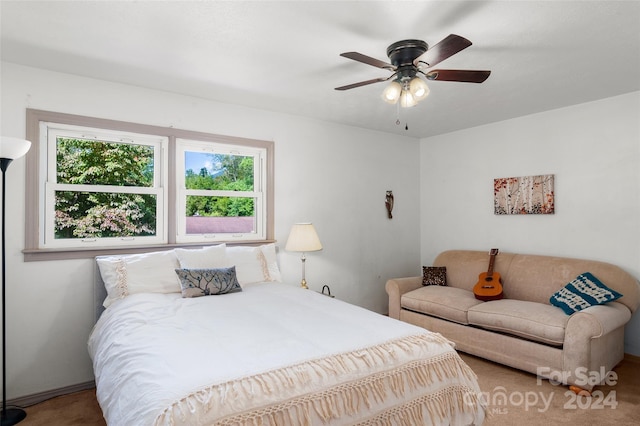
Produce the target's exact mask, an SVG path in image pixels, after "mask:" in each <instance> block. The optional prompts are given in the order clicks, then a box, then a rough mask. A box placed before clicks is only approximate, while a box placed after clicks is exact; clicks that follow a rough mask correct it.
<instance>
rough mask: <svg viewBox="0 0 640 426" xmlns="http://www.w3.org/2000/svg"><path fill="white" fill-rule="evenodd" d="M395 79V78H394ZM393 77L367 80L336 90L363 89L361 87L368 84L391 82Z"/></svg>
mask: <svg viewBox="0 0 640 426" xmlns="http://www.w3.org/2000/svg"><path fill="white" fill-rule="evenodd" d="M392 77H393V76H392ZM390 78H391V77H387V78H385V77H380V78H374V79H372V80H367V81H361V82H359V83H353V84H347V85H346V86H340V87H336V90H349V89H354V88H356V87H361V86H366V85H368V84H373V83H380V82H381V81H387V80H389V79H390Z"/></svg>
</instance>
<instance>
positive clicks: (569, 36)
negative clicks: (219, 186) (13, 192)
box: [0, 0, 640, 137]
mask: <svg viewBox="0 0 640 426" xmlns="http://www.w3.org/2000/svg"><path fill="white" fill-rule="evenodd" d="M0 14H1V19H2V20H1V25H2V27H1V29H2V46H1V47H2V50H1V54H2V60H3V61H7V62H14V63H18V64H24V65H29V66H34V67H39V68H45V69H50V70H54V71H61V72H66V73H72V74H77V75H82V76H88V77H95V78H99V79H104V80H111V81H116V82H121V83H126V84H132V85H136V86H142V87H147V88H153V89H160V90H166V91H170V92H175V93H181V94H186V95H190V96H197V97H201V98H206V99H213V100H217V101H222V102H226V103H234V104H241V105H247V106H252V107H256V108H260V109H267V110H274V111H280V112H285V113H290V114H298V115H303V116H308V117H314V118H318V119H321V120H329V121H333V122H339V123H345V124H349V125H354V126H358V127H363V128H368V129H375V130H381V131H385V132H391V133H398V134H405V135H408V136H413V137H427V136H432V135H436V134H442V133H447V132H451V131H454V130H458V129H463V128H469V127H473V126H477V125H481V124H485V123H491V122H496V121H500V120H505V119H510V118H513V117H517V116H522V115H526V114H532V113H536V112H540V111H545V110H550V109H555V108H561V107H564V106H568V105H573V104H577V103H582V102H588V101H592V100H596V99H602V98H606V97H610V96H616V95H619V94H623V93H628V92H632V91H637V90H640V2H639V1H621V2H616V1H589V2H587V1H410V2H409V1H348V2H347V1H340V2H338V1H336V2H328V1H282V2H274V1H253V2H248V1H177V0H175V1H161V2H160V1H6V0H2V2H1V3H0ZM451 33H454V34H459V35H461V36H463V37H466V38H468V39H469V40H471V41H472V42H473V45H472V46H471V47H469V48H467V49H466V50H463V51H462V52H460V53H458V54H456V55H454V56H452V57H451V58H449V59H447V60H446V61H444V62H442V63H440V64H439V65H437V66H436V67H435V68H445V69H446V68H448V69H489V70H491V71H492V74H491V76H490V77H489V79H488V80H487V81H486V82H484V83H482V84H473V83H453V82H443V81H434V82H430V83H429V86H430V88H431V94H430V95H429V97H428V98H427V99H426V100H424V101H422V102H421V103H420V104H419V105H418V106H416V107H414V108H409V109H402V110H401V111H400V119H401V120H402V124H401V125H396V114H397V108H396V107H395V106H392V105H388V104H386V103H384V102H383V101H382V100H381V99H380V93H381V91H382V90H383V88H384V86H385V83H377V84H373V85H369V86H364V87H360V88H356V89H352V90H349V91H344V92H340V91H336V90H334V88H335V87H338V86H342V85H345V84H349V83H354V82H358V81H362V80H369V79H372V78H377V77H387V76H388V75H389V74H390V73H389V72H387V71H385V70H382V69H379V68H375V67H372V66H368V65H365V64H362V63H359V62H355V61H351V60H348V59H345V58H342V57H340V56H339V54H340V53H342V52H346V51H357V52H360V53H363V54H365V55H368V56H372V57H375V58H378V59H381V60H384V61H388V58H387V57H386V48H387V46H388V45H389V44H391V43H393V42H395V41H398V40H403V39H409V38H417V39H421V40H424V41H426V42H427V43H429V44H430V45H434V44H435V43H437V42H438V41H440V40H441V39H443V38H444V37H446V36H447V35H448V34H451ZM405 123H408V126H409V130H405V128H404V125H405Z"/></svg>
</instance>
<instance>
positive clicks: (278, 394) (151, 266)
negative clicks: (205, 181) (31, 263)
mask: <svg viewBox="0 0 640 426" xmlns="http://www.w3.org/2000/svg"><path fill="white" fill-rule="evenodd" d="M97 265H98V271H99V273H98V274H97V276H98V278H99V279H98V280H97V281H98V282H99V285H100V286H104V287H103V288H102V289H100V290H101V291H104V292H105V293H106V296H105V298H104V301H103V305H106V309H104V312H101V313H100V316H99V319H98V321H97V322H96V325H95V326H94V329H93V331H92V333H91V335H90V337H89V342H88V348H89V353H90V355H91V358H92V360H93V367H94V373H95V379H96V394H97V398H98V402H99V403H100V406H101V408H102V411H103V414H104V417H105V419H106V421H107V423H108V424H109V425H118V426H119V425H265V426H266V425H273V426H285V425H346V424H349V425H351V424H353V425H356V424H357V425H407V426H409V425H410V426H416V425H422V424H424V425H427V424H433V425H480V424H481V423H482V422H483V420H484V405H483V403H482V402H481V398H480V389H479V387H478V384H477V380H476V376H475V374H474V373H473V372H472V371H471V369H470V368H469V367H468V366H467V365H466V364H465V363H464V362H463V361H462V359H461V358H460V357H459V356H458V354H457V353H456V352H455V350H454V348H453V345H452V343H451V342H449V341H448V340H447V339H445V338H443V337H442V336H441V335H440V334H437V333H431V332H428V331H426V330H424V329H422V328H419V327H415V326H413V325H410V324H406V323H403V322H400V321H396V320H393V319H390V318H388V317H386V316H383V315H379V314H376V313H374V312H371V311H368V310H366V309H363V308H359V307H357V306H354V305H350V304H348V303H345V302H342V301H340V300H337V299H334V298H330V297H327V296H324V295H322V294H320V293H317V292H315V291H313V290H304V289H301V288H299V287H297V286H295V285H291V284H286V283H282V282H281V280H280V275H279V271H278V268H277V262H276V260H275V248H274V247H272V245H266V246H261V247H242V248H240V247H225V246H224V245H220V246H213V247H207V248H204V249H194V250H185V249H175V250H170V251H165V252H156V253H147V254H141V255H129V256H120V257H102V258H98V259H97ZM211 270H214V271H216V274H218V272H217V271H218V270H223V271H226V273H227V275H228V272H229V271H230V270H233V271H234V273H233V274H232V275H233V276H234V277H235V279H237V283H236V282H234V279H233V277H232V278H231V279H230V280H231V282H232V283H233V285H232V286H230V288H227V289H226V290H228V291H224V292H218V294H214V293H216V292H217V291H218V290H220V289H221V288H222V287H224V285H223V286H218V287H215V286H212V288H214V287H215V288H214V290H213V291H211V292H208V291H204V290H203V289H202V288H201V287H198V285H193V283H194V280H193V274H194V272H193V271H199V272H197V273H196V276H197V277H198V279H200V278H201V276H202V274H203V272H202V271H211ZM185 271H187V273H188V274H190V276H191V278H189V279H185V278H184V275H180V273H181V272H182V273H183V274H184V272H185ZM211 281H212V280H208V281H207V282H211ZM213 281H215V280H213ZM197 283H200V281H197ZM224 283H225V285H226V284H227V281H224ZM222 289H223V290H225V289H224V288H222ZM200 290H203V291H202V293H203V294H202V295H203V297H197V296H200V295H201V294H196V293H197V292H198V291H200ZM204 293H207V294H206V295H204Z"/></svg>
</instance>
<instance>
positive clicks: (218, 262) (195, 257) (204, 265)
mask: <svg viewBox="0 0 640 426" xmlns="http://www.w3.org/2000/svg"><path fill="white" fill-rule="evenodd" d="M175 252H176V256H177V257H178V261H179V262H180V268H182V269H211V268H226V267H228V266H231V265H230V264H229V260H228V258H227V247H226V244H218V245H215V246H209V247H203V248H200V249H175Z"/></svg>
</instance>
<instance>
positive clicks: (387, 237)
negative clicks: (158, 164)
mask: <svg viewBox="0 0 640 426" xmlns="http://www.w3.org/2000/svg"><path fill="white" fill-rule="evenodd" d="M1 84H2V104H1V106H2V110H1V125H2V128H1V134H2V135H7V136H19V137H24V136H25V109H26V108H34V109H41V110H48V111H58V112H64V113H71V114H78V115H85V116H92V117H99V118H107V119H116V120H124V121H132V122H137V123H144V124H151V125H158V126H174V127H176V128H182V129H188V130H195V131H202V132H210V133H216V134H222V135H231V136H239V137H246V138H255V139H263V140H273V141H275V164H276V174H275V203H276V208H275V216H276V217H275V237H276V239H277V240H278V246H279V247H280V248H282V247H284V243H285V242H286V238H287V235H288V232H289V228H290V226H291V224H293V223H294V222H300V221H312V222H313V223H314V224H315V225H316V228H317V231H318V233H319V236H320V239H321V241H322V243H323V245H324V250H323V251H321V252H314V253H308V254H307V281H308V282H309V285H310V287H311V288H312V289H315V290H319V289H320V288H321V287H322V285H323V284H329V285H331V290H332V293H333V294H335V295H336V296H337V297H338V298H340V299H343V300H346V301H349V302H352V303H355V304H358V305H361V306H363V307H366V308H369V309H372V310H374V311H377V312H380V313H386V311H387V298H386V293H385V291H384V284H385V282H386V280H387V279H388V278H390V277H395V276H407V275H411V274H414V273H415V272H416V269H417V265H419V264H420V235H419V230H418V228H417V226H418V223H419V213H418V212H419V201H418V200H419V142H418V141H417V140H415V139H411V138H404V137H400V136H394V135H389V134H383V133H378V132H372V131H368V130H363V129H357V128H353V127H346V126H340V125H335V124H330V123H324V122H319V121H314V120H309V119H306V118H303V117H296V116H290V115H282V114H275V113H270V112H266V111H259V110H254V109H249V108H244V107H240V106H234V105H225V104H220V103H215V102H210V101H206V100H203V99H198V98H193V97H185V96H181V95H176V94H171V93H165V92H160V91H152V90H147V89H142V88H138V87H131V86H124V85H120V84H114V83H108V82H105V81H98V80H91V79H86V78H82V77H77V76H72V75H67V74H59V73H53V72H48V71H43V70H38V69H34V68H28V67H22V66H17V65H15V64H9V63H2V75H1ZM24 174H25V165H24V159H19V160H16V161H15V162H14V163H13V164H12V165H11V167H10V168H9V170H8V172H7V186H8V188H7V200H8V206H7V247H6V249H7V259H8V271H7V305H8V306H7V344H8V353H7V363H8V365H7V368H8V371H7V374H8V382H7V386H8V389H7V393H8V397H9V398H16V397H20V396H25V395H31V394H34V393H38V392H44V391H47V390H51V389H57V388H60V387H64V386H71V385H75V384H79V383H83V382H86V381H90V380H92V379H93V374H92V367H91V363H90V360H89V356H88V354H87V349H86V341H87V337H88V335H89V333H90V330H91V327H92V324H93V309H94V307H93V293H92V279H93V262H92V261H91V260H72V261H58V262H55V261H49V262H29V263H24V262H23V261H22V254H21V250H22V249H23V248H24V226H25V223H24ZM9 180H10V181H9ZM386 190H393V192H394V194H395V199H396V206H395V209H394V219H392V220H389V219H387V216H386V210H385V208H384V200H385V191H386ZM279 261H280V265H281V268H282V272H283V276H284V280H285V281H287V282H291V283H293V285H298V283H299V281H300V257H299V254H298V253H287V252H284V250H280V254H279Z"/></svg>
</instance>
